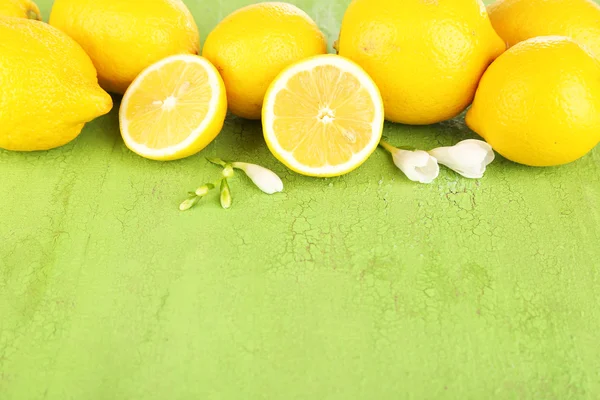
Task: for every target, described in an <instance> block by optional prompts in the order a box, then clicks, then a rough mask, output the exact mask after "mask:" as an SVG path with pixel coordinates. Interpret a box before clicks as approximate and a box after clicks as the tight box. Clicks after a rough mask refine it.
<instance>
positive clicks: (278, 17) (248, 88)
mask: <svg viewBox="0 0 600 400" xmlns="http://www.w3.org/2000/svg"><path fill="white" fill-rule="evenodd" d="M326 52H327V44H326V41H325V36H324V35H323V33H321V31H319V28H318V27H317V25H316V24H315V23H314V21H313V20H311V19H310V17H309V16H308V15H307V14H306V13H305V12H304V11H302V10H300V9H298V8H297V7H295V6H293V5H291V4H286V3H260V4H254V5H251V6H248V7H245V8H242V9H240V10H238V11H236V12H234V13H233V14H231V15H229V16H228V17H227V18H225V19H224V20H223V21H221V23H219V24H218V25H217V27H216V28H215V29H214V30H213V31H212V32H211V33H210V35H209V36H208V37H207V39H206V43H205V44H204V50H203V52H202V55H203V56H204V57H206V58H208V59H209V60H210V61H211V62H212V63H213V64H214V65H215V66H216V67H217V69H218V70H219V72H220V73H221V76H222V77H223V80H224V81H225V87H226V88H227V97H228V101H229V108H230V111H231V112H232V113H233V114H235V115H237V116H240V117H243V118H248V119H260V115H261V108H262V104H263V99H264V97H265V93H266V91H267V88H268V87H269V85H270V84H271V82H272V81H273V79H275V77H276V76H277V75H278V74H279V73H280V72H281V71H282V70H283V69H284V68H285V67H287V66H289V65H291V64H293V63H294V62H296V61H299V60H302V59H304V58H307V57H311V56H314V55H318V54H325V53H326Z"/></svg>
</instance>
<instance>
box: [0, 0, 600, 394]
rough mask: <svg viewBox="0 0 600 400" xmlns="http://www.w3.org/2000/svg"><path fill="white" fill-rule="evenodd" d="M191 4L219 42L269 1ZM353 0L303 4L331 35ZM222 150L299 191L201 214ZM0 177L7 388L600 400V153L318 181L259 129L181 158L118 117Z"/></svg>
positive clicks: (0, 350)
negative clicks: (482, 173)
mask: <svg viewBox="0 0 600 400" xmlns="http://www.w3.org/2000/svg"><path fill="white" fill-rule="evenodd" d="M187 3H188V5H189V6H190V8H191V9H192V11H193V12H194V15H195V16H196V18H197V22H198V24H199V25H200V27H201V30H202V34H203V37H206V34H207V33H208V31H209V30H210V28H211V27H213V26H214V25H215V24H216V22H217V21H218V20H220V19H221V18H222V17H224V16H225V15H227V14H228V13H229V12H230V11H232V10H234V9H235V8H237V7H239V6H241V5H243V4H248V3H250V1H247V0H246V1H242V0H230V1H200V0H189V1H187ZM347 3H348V0H340V1H339V3H336V2H333V1H329V0H327V1H326V0H321V1H319V0H299V1H297V2H296V4H298V5H300V6H302V7H303V8H304V9H305V10H306V11H307V12H308V13H309V14H310V15H311V16H313V17H314V18H315V19H316V20H317V22H318V23H319V25H320V26H321V28H322V29H323V30H324V31H325V32H326V34H327V35H328V36H329V38H330V43H331V42H332V41H333V39H334V37H335V36H336V35H337V31H338V29H339V24H340V21H341V15H342V14H343V11H344V9H345V6H346V5H347ZM40 5H41V6H42V9H43V11H44V14H45V16H46V17H47V16H48V13H49V10H50V5H51V1H49V0H42V1H40ZM385 135H387V136H388V137H389V138H390V140H391V141H392V142H393V143H395V144H398V145H411V146H417V147H424V148H427V147H436V146H439V145H446V144H452V143H454V142H456V141H458V140H460V139H464V138H467V137H472V136H473V134H472V133H470V132H469V131H468V130H467V129H466V128H465V127H464V124H463V123H462V122H461V121H455V122H449V123H445V124H441V125H438V126H433V127H420V128H417V127H405V126H399V125H387V126H386V131H385ZM205 156H219V157H222V158H225V159H231V160H240V161H249V162H258V163H260V164H263V165H266V166H268V167H271V168H273V169H274V170H276V171H277V172H278V173H280V174H281V176H282V177H283V178H284V183H285V185H286V190H285V193H283V194H279V195H275V196H272V197H270V196H266V195H263V194H261V193H260V192H259V191H258V190H257V189H256V188H254V187H253V186H252V185H251V183H250V182H249V181H248V180H247V179H245V178H242V177H238V178H237V179H235V180H234V182H233V184H232V190H233V191H234V195H235V203H234V208H233V209H231V210H229V211H223V210H221V209H220V208H219V206H218V203H217V200H216V199H211V200H209V201H206V202H205V203H204V204H203V205H202V206H201V207H199V208H197V209H195V210H193V211H191V212H188V213H180V212H178V211H177V206H178V204H179V202H180V201H181V200H182V199H183V198H184V197H185V193H186V191H187V190H190V189H193V188H195V187H196V186H198V185H199V184H201V183H203V182H205V181H207V180H209V179H212V177H214V176H215V174H217V173H218V169H216V168H215V167H212V166H210V165H209V164H208V163H207V162H206V161H205V160H204V157H205ZM0 173H1V174H0V179H1V184H0V185H1V186H0V189H1V196H0V207H1V208H0V210H1V211H0V246H1V247H0V399H2V400H29V399H60V400H67V399H78V400H79V399H94V400H95V399H157V400H158V399H344V400H345V399H378V398H382V399H433V398H440V399H486V398H497V399H561V400H564V399H598V398H600V346H599V345H598V343H599V342H600V337H599V332H600V311H599V305H600V291H599V290H598V288H599V285H600V274H599V272H598V267H599V265H600V261H599V260H598V258H599V256H600V251H599V243H600V228H599V226H600V210H599V201H600V149H599V148H596V150H595V151H593V152H592V153H591V154H590V155H588V156H587V157H585V158H584V159H582V160H581V161H579V162H577V163H575V164H572V165H568V166H565V167H561V168H551V169H532V168H525V167H521V166H518V165H515V164H512V163H510V162H507V161H505V160H502V159H499V160H497V161H496V162H495V163H494V164H492V166H491V167H490V169H489V172H488V174H487V175H486V177H485V178H484V179H482V180H478V181H470V180H466V179H462V178H460V177H458V176H457V175H455V174H454V173H452V172H450V171H448V170H443V171H442V174H441V176H440V178H439V179H438V180H437V181H436V183H434V184H433V185H431V186H426V185H418V184H413V183H411V182H409V181H407V180H406V179H405V178H404V177H403V176H401V174H400V173H399V171H398V170H397V169H395V167H394V166H393V165H392V163H391V161H390V159H389V156H388V155H386V154H385V153H384V152H383V151H380V150H378V151H377V153H376V154H375V155H374V156H373V157H372V158H371V159H370V160H369V161H368V162H367V163H366V164H365V166H363V167H362V168H360V169H359V170H357V171H356V172H354V173H352V174H350V175H348V176H345V177H341V178H336V179H310V178H304V177H301V176H298V175H295V174H292V173H290V172H287V171H286V170H285V168H284V167H283V166H282V165H280V164H278V163H277V162H276V160H275V159H274V158H273V157H272V156H271V155H270V154H269V152H268V150H267V149H266V146H265V144H264V142H263V139H262V137H261V131H260V126H259V124H257V123H253V122H247V121H242V120H238V119H230V120H228V122H227V123H226V127H225V130H224V132H223V133H222V134H221V135H220V136H219V137H218V139H217V140H216V141H215V142H214V143H213V144H212V145H210V146H209V147H208V148H207V149H206V150H205V151H204V152H202V153H201V154H200V155H198V156H195V157H192V158H190V159H187V160H184V161H179V162H171V163H159V162H152V161H147V160H144V159H142V158H140V157H138V156H136V155H134V154H132V153H131V152H129V151H128V150H127V149H126V148H125V146H124V145H123V143H122V141H121V138H120V136H119V132H118V121H117V115H116V112H113V113H111V114H110V115H109V116H106V117H104V118H101V119H99V120H97V121H95V122H93V123H91V124H89V125H88V126H87V127H86V128H85V131H84V133H83V134H82V135H81V136H80V138H79V139H77V140H76V141H75V142H73V143H71V144H69V145H68V146H65V147H64V148H61V149H58V150H54V151H49V152H43V153H35V154H20V153H9V152H5V151H0Z"/></svg>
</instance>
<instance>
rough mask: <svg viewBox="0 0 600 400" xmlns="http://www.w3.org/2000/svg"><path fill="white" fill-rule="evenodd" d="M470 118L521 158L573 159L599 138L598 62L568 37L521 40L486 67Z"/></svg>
mask: <svg viewBox="0 0 600 400" xmlns="http://www.w3.org/2000/svg"><path fill="white" fill-rule="evenodd" d="M466 122H467V124H468V125H469V127H471V129H473V130H474V131H475V132H477V133H478V134H480V135H481V136H482V137H483V138H485V140H486V141H487V142H488V143H489V144H491V145H492V147H493V148H494V150H496V151H497V152H498V153H500V154H502V155H503V156H504V157H506V158H508V159H509V160H512V161H515V162H517V163H521V164H526V165H531V166H553V165H560V164H566V163H569V162H572V161H575V160H577V159H578V158H580V157H583V156H584V155H585V154H586V153H588V152H589V151H590V150H591V149H592V148H594V146H596V145H597V144H598V142H599V141H600V63H599V62H598V61H597V60H596V59H594V58H593V56H592V54H591V53H589V52H588V51H586V50H584V49H583V48H582V47H580V46H579V45H578V44H577V43H576V42H574V41H573V40H572V39H569V38H566V37H559V36H555V37H540V38H534V39H529V40H526V41H524V42H521V43H519V44H517V45H515V46H514V47H512V48H511V49H510V50H508V51H507V52H506V53H504V54H503V55H502V56H500V57H499V58H498V59H497V60H496V61H495V62H494V63H493V64H492V65H491V66H490V67H489V69H488V70H487V71H486V73H485V75H484V76H483V78H482V79H481V84H480V85H479V88H478V89H477V94H476V96H475V101H474V102H473V107H472V108H471V109H470V110H469V112H468V113H467V118H466Z"/></svg>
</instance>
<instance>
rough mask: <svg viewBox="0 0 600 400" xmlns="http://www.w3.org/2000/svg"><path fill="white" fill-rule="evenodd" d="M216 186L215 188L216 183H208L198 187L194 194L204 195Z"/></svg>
mask: <svg viewBox="0 0 600 400" xmlns="http://www.w3.org/2000/svg"><path fill="white" fill-rule="evenodd" d="M214 188H215V185H213V184H212V183H207V184H206V185H204V186H200V187H199V188H198V189H196V192H195V193H194V195H196V196H198V197H204V196H206V195H207V194H208V192H210V191H211V190H213V189H214Z"/></svg>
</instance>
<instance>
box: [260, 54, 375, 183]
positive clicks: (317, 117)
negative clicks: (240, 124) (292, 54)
mask: <svg viewBox="0 0 600 400" xmlns="http://www.w3.org/2000/svg"><path fill="white" fill-rule="evenodd" d="M383 122H384V113H383V102H382V99H381V95H380V93H379V90H378V89H377V87H376V86H375V83H374V82H373V80H372V79H371V78H370V77H369V76H368V75H367V74H366V73H365V72H364V71H363V70H362V69H361V68H360V67H359V66H358V65H356V64H355V63H353V62H351V61H349V60H347V59H345V58H342V57H339V56H333V55H325V56H317V57H313V58H310V59H308V60H305V61H301V62H299V63H297V64H295V65H293V66H291V67H289V68H288V69H286V70H285V71H284V72H282V73H281V75H280V76H279V77H278V78H277V79H276V80H275V81H274V82H273V84H272V85H271V87H270V88H269V90H268V92H267V95H266V97H265V104H264V107H263V129H264V136H265V140H266V142H267V144H268V146H269V149H270V150H271V152H272V153H273V154H274V155H275V157H277V158H278V159H279V160H280V161H281V162H283V163H284V164H285V165H286V166H288V167H289V168H290V169H292V170H294V171H296V172H298V173H300V174H303V175H308V176H321V177H325V176H338V175H343V174H345V173H348V172H350V171H352V170H354V169H355V168H358V167H359V166H360V165H361V164H363V163H364V162H365V161H366V160H367V158H368V157H369V156H370V155H371V154H372V153H373V151H374V150H375V148H376V147H377V145H378V143H379V140H380V139H381V134H382V130H383Z"/></svg>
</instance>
